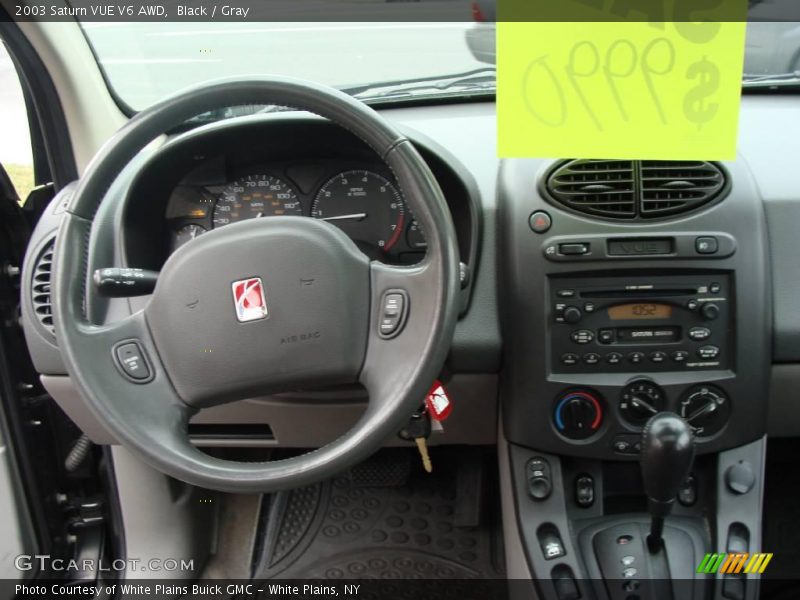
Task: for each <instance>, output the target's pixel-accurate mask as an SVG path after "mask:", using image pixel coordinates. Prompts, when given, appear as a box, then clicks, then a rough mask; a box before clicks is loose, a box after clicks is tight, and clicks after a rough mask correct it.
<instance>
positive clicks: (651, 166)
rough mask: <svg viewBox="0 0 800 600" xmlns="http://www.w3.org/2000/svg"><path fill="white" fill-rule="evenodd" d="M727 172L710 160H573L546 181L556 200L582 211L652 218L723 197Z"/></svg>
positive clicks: (596, 214)
mask: <svg viewBox="0 0 800 600" xmlns="http://www.w3.org/2000/svg"><path fill="white" fill-rule="evenodd" d="M726 183H727V182H726V178H725V173H724V172H723V171H722V169H721V168H720V167H718V166H717V165H715V164H713V163H709V162H705V161H664V160H645V161H626V160H587V159H576V160H567V161H564V162H563V163H561V164H560V165H558V166H557V168H556V169H555V170H553V171H552V172H551V173H550V175H549V177H548V178H547V180H546V182H545V187H546V189H547V192H548V193H549V196H550V198H551V199H552V200H554V201H556V202H558V203H559V204H562V205H564V206H566V207H567V208H571V209H572V210H575V211H577V212H581V213H584V214H588V215H594V216H599V217H605V218H612V219H624V220H647V219H657V218H661V217H666V216H670V215H677V214H682V213H687V212H691V211H694V210H697V209H698V208H700V207H701V206H704V205H706V204H708V203H710V202H711V201H712V200H715V199H717V198H719V196H720V195H721V194H722V192H723V190H724V189H725V188H726Z"/></svg>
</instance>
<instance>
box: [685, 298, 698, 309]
mask: <svg viewBox="0 0 800 600" xmlns="http://www.w3.org/2000/svg"><path fill="white" fill-rule="evenodd" d="M698 306H700V303H699V302H698V301H697V300H695V299H694V298H692V299H691V300H689V301H687V302H686V308H688V309H689V310H697V307H698Z"/></svg>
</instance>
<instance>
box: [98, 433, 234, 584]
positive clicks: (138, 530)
mask: <svg viewBox="0 0 800 600" xmlns="http://www.w3.org/2000/svg"><path fill="white" fill-rule="evenodd" d="M111 454H112V457H113V461H114V472H115V474H116V483H117V492H118V495H117V498H118V501H119V509H120V514H121V517H122V524H123V528H124V531H125V558H126V559H127V560H128V565H129V568H128V570H127V572H126V573H125V578H126V579H148V578H150V579H152V578H161V577H169V578H171V579H172V578H175V579H177V578H186V579H189V578H196V577H197V576H198V574H199V573H200V571H201V569H202V568H203V567H204V566H205V563H206V560H207V558H208V555H209V549H210V548H211V547H212V544H213V543H214V540H215V536H216V534H217V533H216V524H217V519H218V509H219V498H218V495H217V494H216V493H215V492H211V491H209V490H203V489H201V488H196V487H193V486H190V485H187V484H184V483H181V482H179V481H176V480H175V479H172V478H170V477H167V476H166V475H163V474H162V473H159V472H158V471H156V470H155V469H152V468H150V467H148V466H147V465H146V464H144V463H143V462H142V461H141V460H139V459H138V458H136V457H134V456H133V455H132V454H131V453H130V452H128V451H127V450H126V449H125V448H123V447H122V446H114V447H113V448H112V450H111ZM132 559H138V560H140V561H141V563H140V564H139V565H138V567H137V568H136V569H132V568H130V566H131V564H132V563H131V562H130V561H131V560H132ZM165 559H175V560H178V562H180V560H181V559H186V560H193V561H194V570H187V571H180V570H178V571H170V572H168V573H165V572H163V571H153V570H150V569H149V566H151V565H148V561H150V560H162V561H163V560H165ZM152 566H155V565H152Z"/></svg>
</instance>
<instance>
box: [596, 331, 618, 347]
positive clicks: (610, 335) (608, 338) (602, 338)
mask: <svg viewBox="0 0 800 600" xmlns="http://www.w3.org/2000/svg"><path fill="white" fill-rule="evenodd" d="M614 337H615V332H614V330H613V329H601V330H599V331H598V332H597V340H598V341H599V342H600V343H601V344H610V343H612V342H613V341H614Z"/></svg>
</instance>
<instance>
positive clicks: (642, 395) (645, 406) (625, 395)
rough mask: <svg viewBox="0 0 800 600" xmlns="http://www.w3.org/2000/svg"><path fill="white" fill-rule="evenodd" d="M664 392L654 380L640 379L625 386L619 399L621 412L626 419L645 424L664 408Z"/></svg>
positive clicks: (639, 424) (634, 423)
mask: <svg viewBox="0 0 800 600" xmlns="http://www.w3.org/2000/svg"><path fill="white" fill-rule="evenodd" d="M665 404H666V401H665V398H664V392H662V391H661V388H660V387H658V386H657V385H656V384H655V383H653V382H652V381H648V380H646V379H639V380H637V381H633V382H631V383H629V384H628V385H626V386H625V388H624V389H623V390H622V396H621V397H620V401H619V413H620V415H621V416H622V418H623V419H625V421H627V422H628V423H630V424H631V425H635V426H639V427H640V426H643V425H644V424H645V423H647V421H648V420H649V419H650V417H652V416H653V415H656V414H658V413H660V412H661V411H662V410H664V406H665Z"/></svg>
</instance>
